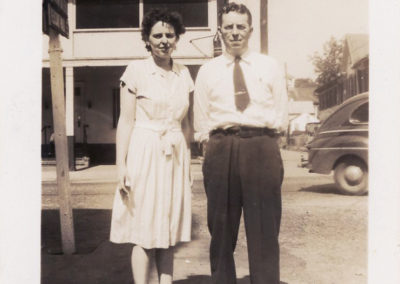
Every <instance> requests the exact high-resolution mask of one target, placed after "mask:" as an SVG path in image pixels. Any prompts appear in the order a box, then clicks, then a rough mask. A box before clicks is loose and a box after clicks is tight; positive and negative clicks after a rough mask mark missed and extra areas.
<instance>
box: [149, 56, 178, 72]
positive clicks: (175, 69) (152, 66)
mask: <svg viewBox="0 0 400 284" xmlns="http://www.w3.org/2000/svg"><path fill="white" fill-rule="evenodd" d="M171 60H172V72H174V73H175V74H176V75H178V76H179V75H180V74H181V71H180V69H179V66H178V64H176V63H175V62H174V60H173V59H172V58H171ZM147 62H148V65H147V66H148V70H149V73H150V74H159V75H161V76H164V74H165V73H166V72H168V71H165V70H164V69H162V68H161V67H159V66H157V64H156V63H155V62H154V58H153V57H152V56H150V57H149V58H148V59H147Z"/></svg>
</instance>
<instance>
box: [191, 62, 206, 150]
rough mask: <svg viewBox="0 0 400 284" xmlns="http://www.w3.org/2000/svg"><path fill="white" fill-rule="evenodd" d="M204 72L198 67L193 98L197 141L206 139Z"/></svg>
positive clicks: (195, 137)
mask: <svg viewBox="0 0 400 284" xmlns="http://www.w3.org/2000/svg"><path fill="white" fill-rule="evenodd" d="M207 83H208V82H207V79H206V72H205V70H204V68H203V67H201V68H200V70H199V73H198V75H197V78H196V83H195V87H194V98H193V115H194V122H193V124H194V131H195V134H194V139H195V140H196V141H198V142H204V141H208V138H209V137H208V133H209V131H210V129H209V122H208V114H209V104H208V88H207Z"/></svg>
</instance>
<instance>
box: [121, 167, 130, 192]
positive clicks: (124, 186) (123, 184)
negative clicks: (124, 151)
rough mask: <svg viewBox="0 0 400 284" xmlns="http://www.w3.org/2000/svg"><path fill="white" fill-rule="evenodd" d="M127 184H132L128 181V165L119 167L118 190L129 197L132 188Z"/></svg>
mask: <svg viewBox="0 0 400 284" xmlns="http://www.w3.org/2000/svg"><path fill="white" fill-rule="evenodd" d="M127 184H128V185H129V184H130V181H129V179H128V169H127V167H126V165H124V166H119V167H118V188H119V189H120V190H121V191H122V192H123V194H125V195H126V196H129V193H130V187H129V186H127Z"/></svg>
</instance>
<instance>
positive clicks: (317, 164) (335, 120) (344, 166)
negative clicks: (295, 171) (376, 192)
mask: <svg viewBox="0 0 400 284" xmlns="http://www.w3.org/2000/svg"><path fill="white" fill-rule="evenodd" d="M368 121H369V95H368V93H362V94H359V95H355V96H354V97H351V98H349V99H347V100H346V101H344V102H343V103H342V104H341V105H340V106H338V108H337V109H336V110H335V111H334V112H333V113H332V114H331V115H329V116H328V118H327V119H326V120H325V121H324V122H323V123H322V124H321V125H320V127H319V128H318V129H317V130H316V132H315V135H314V137H313V138H312V140H311V141H310V142H309V143H308V144H307V145H306V148H307V152H308V158H304V157H303V158H302V161H301V166H302V167H306V168H308V169H309V171H310V172H312V173H319V174H330V173H331V172H332V171H333V172H334V181H335V184H336V185H337V187H338V189H339V190H340V191H341V192H342V193H344V194H349V195H364V194H366V193H367V192H368V134H369V133H368Z"/></svg>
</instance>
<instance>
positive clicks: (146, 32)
mask: <svg viewBox="0 0 400 284" xmlns="http://www.w3.org/2000/svg"><path fill="white" fill-rule="evenodd" d="M160 21H161V22H164V23H167V24H169V25H171V26H172V27H173V28H174V30H175V35H176V38H177V39H179V36H180V35H182V34H184V33H185V31H186V30H185V26H184V25H183V23H182V17H181V15H180V14H179V13H177V12H170V11H168V10H165V9H152V10H150V11H149V12H148V13H147V14H146V15H145V16H144V18H143V22H142V40H143V41H144V42H146V41H147V40H148V39H149V36H150V32H151V29H152V27H153V26H154V25H155V24H156V23H157V22H160ZM146 49H147V51H151V48H150V46H148V45H146Z"/></svg>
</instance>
